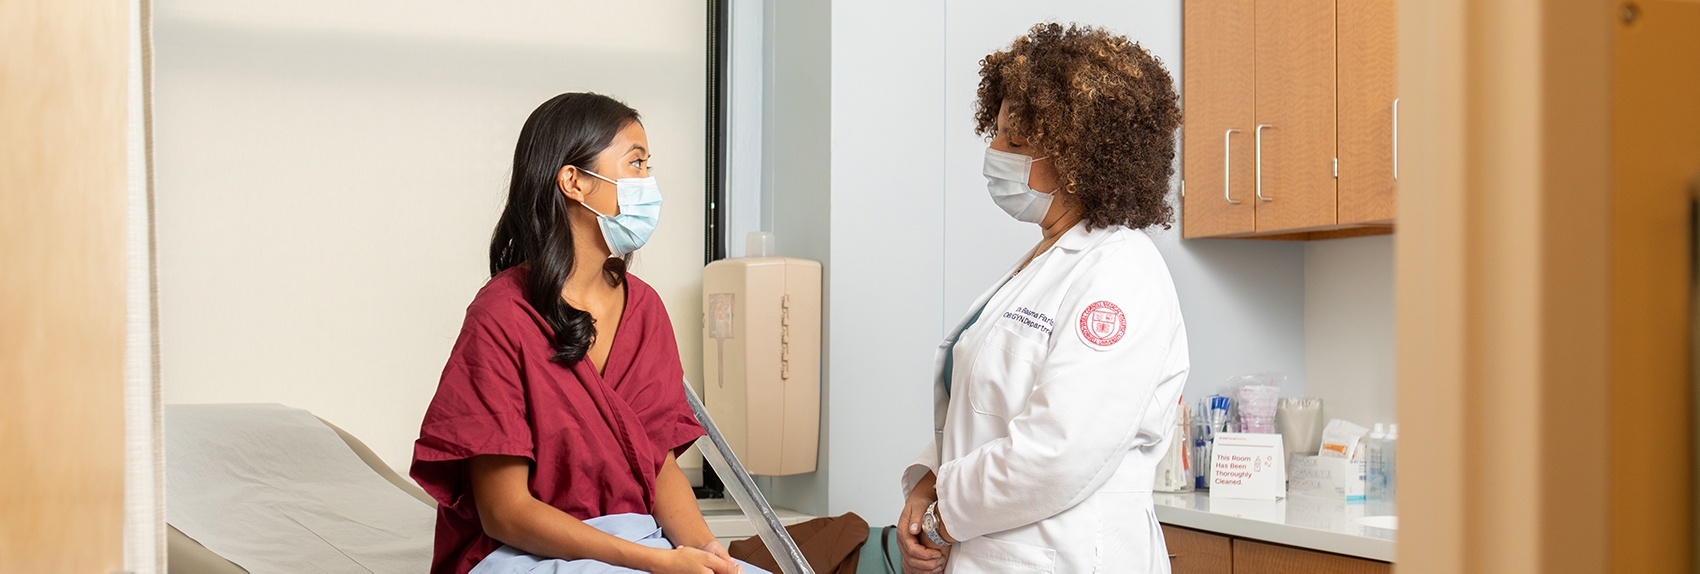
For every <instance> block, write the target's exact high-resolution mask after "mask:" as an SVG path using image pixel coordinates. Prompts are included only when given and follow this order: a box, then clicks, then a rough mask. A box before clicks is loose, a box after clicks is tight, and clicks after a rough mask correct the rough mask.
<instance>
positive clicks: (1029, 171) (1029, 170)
mask: <svg viewBox="0 0 1700 574" xmlns="http://www.w3.org/2000/svg"><path fill="white" fill-rule="evenodd" d="M1047 159H1051V156H1048V155H1047V156H1045V157H1040V158H1034V160H1033V161H1030V162H1027V179H1028V180H1030V181H1031V180H1032V179H1033V164H1035V163H1039V161H1040V160H1047ZM1064 187H1067V186H1064V185H1058V186H1057V188H1056V189H1053V190H1050V191H1039V190H1037V189H1034V190H1033V191H1039V193H1043V194H1045V195H1051V196H1054V195H1056V194H1057V192H1059V191H1062V190H1063V188H1064ZM1028 189H1033V188H1031V187H1029V188H1028ZM1068 194H1069V195H1074V192H1072V191H1070V192H1068Z"/></svg>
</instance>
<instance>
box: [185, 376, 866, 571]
mask: <svg viewBox="0 0 1700 574" xmlns="http://www.w3.org/2000/svg"><path fill="white" fill-rule="evenodd" d="M685 388H686V389H687V398H688V399H689V401H690V403H691V408H692V411H693V412H694V413H695V414H696V416H697V420H698V422H700V423H702V425H703V427H704V428H705V429H706V430H707V431H708V435H707V436H704V437H703V438H702V439H699V441H698V443H697V445H698V447H699V448H700V449H701V450H702V451H703V454H704V458H705V459H706V460H707V461H708V462H709V464H710V465H711V466H712V467H713V468H714V469H715V471H716V473H717V474H718V475H720V476H721V477H723V479H724V480H725V482H726V489H727V494H728V495H729V497H730V498H732V499H733V500H734V501H736V502H737V505H738V507H739V508H740V509H741V510H742V511H743V513H744V515H745V516H747V517H749V518H750V522H751V525H753V526H755V529H756V532H757V534H758V536H760V537H761V539H762V541H763V542H764V543H765V544H766V546H767V547H768V548H770V549H775V550H776V551H775V552H774V555H775V558H776V559H777V560H778V562H779V564H780V566H781V571H782V572H784V573H785V574H814V573H813V570H812V569H810V568H809V565H808V563H807V562H806V561H805V560H804V559H803V554H802V551H801V550H799V549H798V547H797V544H796V542H795V541H793V540H792V539H791V537H790V536H789V535H788V534H787V533H786V531H785V527H784V525H783V524H782V523H781V522H780V519H779V517H778V516H777V515H776V514H775V512H774V510H773V508H772V507H771V506H769V505H768V504H767V501H766V500H765V499H764V497H763V496H762V494H761V491H760V490H758V489H756V488H755V482H754V480H753V479H752V478H751V477H750V475H749V474H748V473H747V472H745V471H744V468H743V465H741V464H739V463H738V460H737V457H736V456H735V455H733V454H732V450H731V447H729V446H728V445H727V444H726V442H725V439H724V438H723V437H722V436H721V435H720V432H719V429H718V428H717V427H716V426H715V425H714V421H713V420H712V419H710V418H709V417H708V414H707V411H706V409H704V408H703V407H702V401H701V399H700V398H699V397H698V396H697V395H696V393H695V391H694V390H691V389H690V385H688V384H687V385H685ZM165 443H166V444H165V452H166V485H167V504H166V508H167V515H166V522H167V527H168V532H167V542H166V546H167V550H166V553H167V560H168V568H169V571H170V572H171V573H173V574H238V573H243V572H249V571H255V572H292V571H302V570H317V571H324V572H345V571H346V572H424V571H426V570H428V569H429V565H430V559H431V544H432V538H433V530H434V525H435V519H436V510H435V509H436V503H435V502H434V501H433V500H432V499H431V498H430V496H429V495H427V494H425V491H424V490H422V489H420V488H419V487H418V486H415V485H414V484H413V483H412V482H410V481H408V480H407V479H406V478H403V477H402V476H400V475H398V474H397V473H396V472H395V471H394V470H392V469H390V467H389V465H387V464H385V463H384V462H383V461H382V460H380V459H379V458H378V456H377V454H375V453H373V452H372V449H370V448H368V447H367V446H366V445H365V444H364V443H361V442H360V440H359V439H357V438H355V437H354V436H353V435H351V434H349V433H348V432H346V431H343V430H342V429H340V428H337V427H336V425H334V424H331V423H330V422H328V421H325V420H323V419H320V418H318V417H316V416H314V415H312V414H311V413H308V412H307V411H304V410H300V409H292V408H289V407H285V406H283V405H276V404H233V405H167V406H166V407H165ZM350 455H352V456H350ZM875 536H878V535H877V534H876V535H875ZM870 542H871V543H874V544H878V543H879V540H870ZM868 562H874V561H872V560H870V561H868ZM238 564H242V565H246V566H248V567H247V568H244V567H243V566H239V565H238ZM880 566H881V565H879V564H866V565H864V566H863V568H864V569H869V570H872V568H877V569H879V570H874V571H883V570H885V568H881V567H880ZM869 567H872V568H869Z"/></svg>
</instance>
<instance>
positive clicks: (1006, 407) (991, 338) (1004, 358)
mask: <svg viewBox="0 0 1700 574" xmlns="http://www.w3.org/2000/svg"><path fill="white" fill-rule="evenodd" d="M990 331H991V332H990V333H988V334H987V335H986V340H985V342H984V343H983V344H982V346H981V347H980V352H979V353H978V354H977V355H976V356H975V357H974V367H973V369H972V370H970V371H969V381H968V382H969V391H968V403H969V404H970V405H972V406H973V407H974V412H976V413H980V414H983V415H991V416H995V417H999V418H1002V419H1004V420H1009V419H1011V418H1014V417H1015V415H1017V414H1020V413H1021V411H1022V410H1024V409H1025V408H1026V405H1027V397H1028V396H1029V395H1031V394H1033V384H1034V380H1035V379H1036V378H1037V377H1038V373H1039V367H1038V364H1039V363H1038V359H1039V358H1041V357H1043V356H1044V349H1045V346H1044V344H1043V343H1039V342H1037V341H1033V340H1031V339H1028V338H1025V337H1022V336H1020V335H1017V334H1015V333H1013V332H1011V331H1009V330H1007V329H1003V328H999V327H993V328H992V329H990Z"/></svg>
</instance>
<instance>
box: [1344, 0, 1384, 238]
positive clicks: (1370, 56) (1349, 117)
mask: <svg viewBox="0 0 1700 574" xmlns="http://www.w3.org/2000/svg"><path fill="white" fill-rule="evenodd" d="M1337 6H1338V7H1337V8H1336V12H1338V13H1337V14H1336V21H1338V22H1339V23H1340V24H1339V27H1338V33H1337V35H1336V41H1337V42H1338V44H1339V51H1338V55H1339V56H1338V60H1337V62H1336V66H1337V70H1338V77H1337V78H1336V79H1335V81H1336V83H1337V86H1338V88H1337V89H1336V92H1335V101H1336V105H1337V109H1338V114H1339V115H1338V117H1339V120H1338V124H1337V125H1336V127H1335V129H1336V130H1337V140H1338V142H1339V143H1338V144H1337V145H1338V147H1339V154H1340V180H1339V182H1338V185H1339V190H1340V191H1339V218H1340V224H1342V225H1352V224H1391V223H1393V204H1394V201H1393V183H1394V181H1395V179H1396V178H1397V177H1398V176H1397V174H1396V173H1395V171H1394V167H1395V166H1396V165H1397V164H1396V163H1395V161H1396V159H1395V158H1394V156H1393V150H1394V148H1395V145H1394V142H1393V136H1394V134H1395V133H1396V130H1395V129H1394V122H1396V121H1398V115H1397V113H1398V107H1397V103H1396V102H1397V98H1398V95H1397V94H1396V93H1395V90H1394V86H1395V85H1397V83H1398V82H1397V79H1396V78H1395V77H1394V73H1393V72H1394V69H1395V66H1394V63H1395V61H1396V60H1397V59H1398V58H1397V50H1396V49H1395V48H1396V47H1395V45H1394V40H1395V38H1394V29H1395V28H1396V24H1395V22H1396V21H1397V20H1398V15H1397V14H1395V10H1394V4H1393V0H1367V1H1365V0H1342V1H1341V2H1340V3H1339V4H1338V5H1337Z"/></svg>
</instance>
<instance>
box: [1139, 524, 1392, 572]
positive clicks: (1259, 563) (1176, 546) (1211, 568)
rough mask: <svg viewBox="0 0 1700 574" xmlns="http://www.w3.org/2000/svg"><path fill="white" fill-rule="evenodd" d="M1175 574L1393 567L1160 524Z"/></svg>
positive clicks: (1364, 570)
mask: <svg viewBox="0 0 1700 574" xmlns="http://www.w3.org/2000/svg"><path fill="white" fill-rule="evenodd" d="M1162 527H1163V541H1164V542H1165V543H1166V544H1167V545H1168V547H1169V569H1170V571H1171V572H1173V573H1174V574H1300V573H1302V574H1392V572H1393V565H1392V564H1388V563H1386V562H1377V561H1374V560H1364V559H1361V558H1352V557H1350V556H1341V555H1338V554H1329V553H1326V552H1316V551H1312V550H1304V549H1301V548H1293V547H1290V546H1280V545H1275V544H1267V543H1263V542H1254V541H1250V540H1243V539H1239V538H1230V537H1227V536H1223V535H1220V534H1213V533H1209V532H1203V531H1198V530H1193V529H1190V528H1181V527H1178V526H1170V525H1168V524H1163V525H1162Z"/></svg>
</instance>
